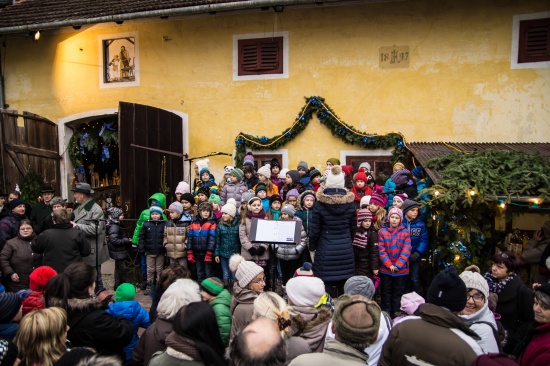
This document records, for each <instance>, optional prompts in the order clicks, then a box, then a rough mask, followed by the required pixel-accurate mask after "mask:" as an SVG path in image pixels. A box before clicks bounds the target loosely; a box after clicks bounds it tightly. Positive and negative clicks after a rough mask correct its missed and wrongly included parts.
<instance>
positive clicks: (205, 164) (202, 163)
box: [195, 159, 210, 172]
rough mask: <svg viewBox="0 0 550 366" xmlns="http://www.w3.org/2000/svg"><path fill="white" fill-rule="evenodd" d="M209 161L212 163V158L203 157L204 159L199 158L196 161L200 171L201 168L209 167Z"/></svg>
mask: <svg viewBox="0 0 550 366" xmlns="http://www.w3.org/2000/svg"><path fill="white" fill-rule="evenodd" d="M208 163H210V160H208V159H202V160H197V161H196V162H195V165H196V166H197V168H198V169H199V172H200V171H201V169H203V168H208Z"/></svg>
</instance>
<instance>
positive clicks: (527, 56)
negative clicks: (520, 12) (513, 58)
mask: <svg viewBox="0 0 550 366" xmlns="http://www.w3.org/2000/svg"><path fill="white" fill-rule="evenodd" d="M543 61H550V18H543V19H530V20H522V21H521V22H520V23H519V45H518V63H525V62H543Z"/></svg>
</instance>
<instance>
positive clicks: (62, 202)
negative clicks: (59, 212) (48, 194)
mask: <svg viewBox="0 0 550 366" xmlns="http://www.w3.org/2000/svg"><path fill="white" fill-rule="evenodd" d="M66 204H67V201H65V200H64V199H63V198H61V197H58V196H55V197H54V198H52V199H51V200H50V206H52V207H53V206H55V205H61V206H63V207H65V206H66Z"/></svg>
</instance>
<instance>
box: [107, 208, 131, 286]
mask: <svg viewBox="0 0 550 366" xmlns="http://www.w3.org/2000/svg"><path fill="white" fill-rule="evenodd" d="M107 213H108V214H109V220H107V234H108V238H109V241H108V247H109V256H111V258H113V259H114V260H115V288H114V289H115V290H116V289H117V287H118V285H120V284H121V283H124V282H126V270H125V268H124V260H125V259H126V258H128V245H130V238H128V237H127V236H126V233H125V231H124V228H123V227H122V226H120V220H122V219H124V213H122V210H121V209H120V208H118V207H111V208H109V209H108V210H107Z"/></svg>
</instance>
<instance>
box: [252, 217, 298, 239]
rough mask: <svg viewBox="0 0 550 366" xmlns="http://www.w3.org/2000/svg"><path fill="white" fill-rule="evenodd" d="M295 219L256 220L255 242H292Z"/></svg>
mask: <svg viewBox="0 0 550 366" xmlns="http://www.w3.org/2000/svg"><path fill="white" fill-rule="evenodd" d="M295 232H296V221H275V220H258V224H257V228H256V237H255V238H254V241H256V242H266V243H289V244H290V243H294V242H295V238H294V235H295Z"/></svg>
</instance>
